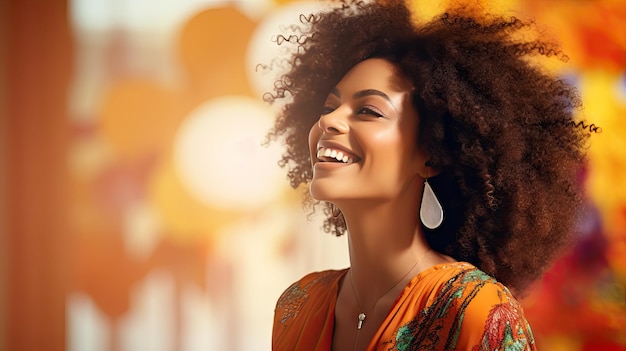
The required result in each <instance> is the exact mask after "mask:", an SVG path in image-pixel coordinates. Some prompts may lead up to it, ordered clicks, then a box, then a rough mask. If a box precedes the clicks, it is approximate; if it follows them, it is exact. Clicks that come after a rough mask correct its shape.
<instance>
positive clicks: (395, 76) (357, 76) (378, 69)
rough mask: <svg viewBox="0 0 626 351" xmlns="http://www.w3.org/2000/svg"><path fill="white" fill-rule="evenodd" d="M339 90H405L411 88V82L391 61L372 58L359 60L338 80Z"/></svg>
mask: <svg viewBox="0 0 626 351" xmlns="http://www.w3.org/2000/svg"><path fill="white" fill-rule="evenodd" d="M337 88H338V89H339V90H340V91H343V90H346V91H350V90H358V89H363V88H367V89H372V88H373V89H380V90H384V91H385V92H400V93H403V92H407V91H411V90H412V89H413V84H412V82H411V81H410V80H409V79H408V78H407V77H406V76H404V75H402V74H401V73H400V71H399V70H398V68H397V67H396V66H395V65H394V64H392V63H391V62H389V61H387V60H385V59H381V58H372V59H367V60H365V61H361V62H359V63H358V64H357V65H355V66H354V67H352V69H350V71H348V73H346V75H345V76H343V78H342V79H341V81H339V83H338V84H337Z"/></svg>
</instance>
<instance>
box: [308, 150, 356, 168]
mask: <svg viewBox="0 0 626 351" xmlns="http://www.w3.org/2000/svg"><path fill="white" fill-rule="evenodd" d="M317 159H318V160H319V161H320V162H340V163H346V164H350V163H354V162H356V159H355V157H353V156H351V155H348V154H346V153H345V152H344V151H341V150H337V149H333V148H327V147H320V148H319V149H318V150H317Z"/></svg>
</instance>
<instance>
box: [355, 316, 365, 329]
mask: <svg viewBox="0 0 626 351" xmlns="http://www.w3.org/2000/svg"><path fill="white" fill-rule="evenodd" d="M364 321H365V313H359V325H357V327H356V328H357V329H361V327H362V326H363V322H364Z"/></svg>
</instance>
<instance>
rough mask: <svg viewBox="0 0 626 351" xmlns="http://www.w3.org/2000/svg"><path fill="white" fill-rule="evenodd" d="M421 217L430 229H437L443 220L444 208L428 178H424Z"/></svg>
mask: <svg viewBox="0 0 626 351" xmlns="http://www.w3.org/2000/svg"><path fill="white" fill-rule="evenodd" d="M420 219H421V220H422V224H424V226H425V227H426V228H428V229H436V228H438V227H439V226H440V225H441V223H442V222H443V208H442V207H441V204H440V203H439V200H438V199H437V196H435V193H434V192H433V188H431V187H430V184H428V179H424V191H423V192H422V204H421V206H420Z"/></svg>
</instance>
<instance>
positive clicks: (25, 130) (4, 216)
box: [0, 0, 626, 351]
mask: <svg viewBox="0 0 626 351" xmlns="http://www.w3.org/2000/svg"><path fill="white" fill-rule="evenodd" d="M482 3H483V4H484V6H486V7H488V8H491V9H493V10H494V11H503V10H509V11H511V12H512V13H513V14H514V15H518V16H521V17H523V18H529V17H531V18H535V19H536V21H537V23H539V24H540V25H541V28H543V29H544V30H546V31H548V32H549V33H551V34H552V35H554V36H555V37H558V38H559V39H560V41H561V42H562V43H563V47H564V50H565V52H566V53H567V54H568V55H569V56H570V60H569V61H568V62H567V63H564V64H558V65H555V66H554V67H553V68H551V69H554V70H555V72H556V73H557V74H559V75H561V76H563V77H564V78H565V79H569V80H571V81H572V82H574V83H575V84H576V85H577V86H578V88H579V90H580V92H581V95H582V98H583V101H584V103H585V109H584V111H582V114H583V115H584V118H586V119H587V120H588V121H589V122H590V123H595V124H596V125H599V126H601V127H602V133H599V134H596V135H594V136H593V138H592V141H591V144H590V148H589V156H590V160H589V164H588V165H587V167H586V170H585V173H584V175H583V177H582V179H581V186H583V187H584V191H585V193H586V203H587V206H586V209H585V210H584V211H583V212H582V213H581V216H580V223H579V225H578V226H577V228H576V229H575V230H576V232H577V235H578V236H579V238H580V240H579V243H578V244H577V245H576V246H575V247H574V248H573V250H572V251H571V252H570V253H569V254H568V255H566V256H565V257H563V258H562V259H560V260H559V261H558V262H557V263H556V264H555V266H554V267H553V268H552V269H551V270H550V271H549V272H548V273H547V274H546V276H545V278H544V279H543V280H542V281H540V282H538V283H537V284H536V286H534V287H533V289H532V290H531V293H530V294H529V296H527V297H526V298H525V299H524V300H523V304H524V307H525V309H526V313H527V316H528V318H529V320H530V322H531V325H532V326H533V329H534V332H535V336H536V339H537V343H538V345H539V349H541V350H557V351H558V350H563V351H565V350H567V351H577V350H586V351H587V350H626V306H625V305H626V301H625V290H626V151H625V150H626V123H624V116H626V73H625V70H626V4H624V2H623V1H621V0H597V1H591V0H578V1H556V0H551V1H545V0H502V1H496V0H492V1H489V0H485V1H482ZM443 4H444V2H443V1H420V2H416V6H417V8H418V11H419V13H420V17H422V18H429V17H432V16H433V15H435V14H437V13H438V12H439V10H441V9H442V6H443ZM321 7H323V3H320V2H314V3H312V2H303V1H279V0H274V1H272V0H242V1H211V0H178V1H167V0H47V1H40V0H2V1H1V2H0V78H1V80H0V350H11V351H13V350H16V351H17V350H71V351H91V350H93V351H108V350H115V351H117V350H155V351H161V350H163V351H169V350H172V351H179V350H180V351H191V350H269V349H270V347H271V341H270V338H271V326H272V316H273V309H274V304H275V302H276V299H277V298H278V296H279V295H280V293H281V292H282V291H283V290H284V289H285V288H286V287H287V286H288V285H289V284H290V283H291V282H293V281H294V280H296V279H298V278H299V277H301V276H302V275H303V274H305V273H308V272H310V271H313V270H321V269H328V268H343V267H346V266H347V265H348V260H347V251H346V242H345V237H342V238H335V237H332V236H331V235H329V234H325V233H323V232H322V231H321V229H320V226H321V222H320V219H319V218H318V217H317V216H315V215H313V216H311V218H310V220H307V214H306V213H305V212H304V211H303V210H302V208H301V206H300V202H299V201H300V193H299V192H298V191H294V190H292V189H290V188H289V186H288V182H287V180H286V176H285V171H284V170H281V169H280V168H279V167H278V166H277V165H276V162H277V160H278V158H279V155H280V152H281V151H280V145H274V144H270V145H269V146H262V143H263V141H264V138H265V133H266V131H267V129H268V128H269V127H270V126H271V124H272V120H273V116H274V115H275V112H276V107H273V106H268V105H267V104H265V103H264V102H262V95H263V93H264V92H266V91H268V90H270V89H271V87H272V84H273V80H274V79H275V78H276V74H278V73H279V72H280V71H279V70H273V71H268V70H266V69H264V68H263V67H262V66H258V65H259V64H270V63H271V62H272V60H273V59H275V58H277V57H280V55H281V54H283V55H284V54H285V52H284V49H279V48H278V47H277V45H276V44H275V42H276V38H277V34H279V33H281V32H283V31H284V30H286V29H288V26H289V24H292V23H294V22H297V21H298V14H300V13H302V12H305V13H308V12H310V11H314V10H316V9H319V8H321ZM275 63H276V61H275ZM277 67H280V64H278V65H277Z"/></svg>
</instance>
